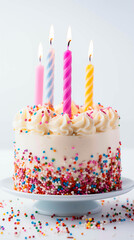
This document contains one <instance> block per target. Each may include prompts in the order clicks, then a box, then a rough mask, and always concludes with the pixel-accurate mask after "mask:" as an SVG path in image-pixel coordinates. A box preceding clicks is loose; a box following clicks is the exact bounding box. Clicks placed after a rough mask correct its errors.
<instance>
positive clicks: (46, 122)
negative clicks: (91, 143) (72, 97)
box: [13, 102, 120, 136]
mask: <svg viewBox="0 0 134 240" xmlns="http://www.w3.org/2000/svg"><path fill="white" fill-rule="evenodd" d="M71 107H72V116H71V118H69V116H68V115H67V114H63V104H62V103H61V104H59V105H57V106H56V107H55V108H53V107H52V105H49V104H44V105H38V106H33V107H30V106H27V107H25V108H23V109H22V110H20V111H19V112H18V113H17V114H16V116H15V119H14V122H13V127H14V130H15V131H19V132H25V133H29V132H33V131H34V132H37V133H39V134H42V135H45V134H47V135H51V134H54V135H77V136H79V135H89V134H94V133H96V132H105V131H107V130H110V129H115V128H118V126H119V119H120V117H119V115H118V113H117V111H116V110H114V109H113V108H111V107H107V108H104V107H103V106H102V105H101V104H100V103H98V104H96V105H94V106H93V107H92V108H89V109H88V110H87V111H85V110H84V106H78V105H76V104H74V102H72V106H71Z"/></svg>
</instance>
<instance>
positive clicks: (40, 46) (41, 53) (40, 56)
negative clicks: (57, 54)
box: [38, 43, 43, 61]
mask: <svg viewBox="0 0 134 240" xmlns="http://www.w3.org/2000/svg"><path fill="white" fill-rule="evenodd" d="M42 56H43V46H42V44H41V43H40V44H39V48H38V58H39V61H41V59H42Z"/></svg>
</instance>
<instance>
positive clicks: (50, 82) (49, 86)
mask: <svg viewBox="0 0 134 240" xmlns="http://www.w3.org/2000/svg"><path fill="white" fill-rule="evenodd" d="M53 38H54V28H53V25H52V26H51V28H50V34H49V42H50V50H49V53H48V56H47V62H48V63H47V79H46V102H48V103H50V104H52V105H53V104H54V62H55V51H54V48H53V47H52V42H53Z"/></svg>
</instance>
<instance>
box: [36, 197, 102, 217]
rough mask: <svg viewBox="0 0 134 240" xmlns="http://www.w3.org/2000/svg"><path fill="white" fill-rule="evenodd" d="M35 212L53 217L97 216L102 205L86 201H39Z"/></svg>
mask: <svg viewBox="0 0 134 240" xmlns="http://www.w3.org/2000/svg"><path fill="white" fill-rule="evenodd" d="M34 209H35V211H38V213H39V214H45V215H50V216H52V215H53V214H55V215H56V216H63V217H64V216H66V217H69V216H83V215H86V214H87V213H88V212H90V213H91V214H95V213H98V212H100V211H101V205H100V203H99V202H97V201H94V200H85V201H72V202H71V201H37V202H36V203H35V204H34Z"/></svg>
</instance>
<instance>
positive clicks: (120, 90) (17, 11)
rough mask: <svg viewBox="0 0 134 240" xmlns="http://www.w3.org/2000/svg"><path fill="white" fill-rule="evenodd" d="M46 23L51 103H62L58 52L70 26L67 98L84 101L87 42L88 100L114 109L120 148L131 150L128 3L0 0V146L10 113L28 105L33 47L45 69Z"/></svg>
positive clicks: (9, 137)
mask: <svg viewBox="0 0 134 240" xmlns="http://www.w3.org/2000/svg"><path fill="white" fill-rule="evenodd" d="M51 24H53V25H54V29H55V39H54V48H55V53H56V62H55V104H57V103H59V102H61V101H62V81H63V79H62V75H63V71H62V68H63V52H64V50H65V49H66V33H67V29H68V26H69V25H71V28H72V43H71V50H72V55H73V64H72V67H73V73H72V98H73V100H74V101H75V102H76V103H77V104H83V103H84V83H85V67H86V64H87V63H88V57H87V54H88V47H89V42H90V40H91V39H92V40H93V42H94V58H93V63H94V66H95V78H94V101H95V102H101V103H102V104H104V105H105V106H109V105H110V106H113V107H114V108H115V109H117V110H118V112H119V114H120V115H121V138H122V142H123V145H124V146H126V147H133V134H134V127H133V121H134V107H133V106H134V93H133V91H134V67H133V64H134V1H133V0H132V1H131V0H112V1H111V0H101V1H99V0H94V1H91V0H82V1H80V0H72V1H71V0H64V1H63V0H56V1H54V0H53V1H52V0H49V1H45V0H12V1H11V0H4V1H2V0H0V147H1V148H11V147H12V141H13V131H12V120H13V117H14V115H15V113H16V111H18V110H19V109H20V108H22V107H23V106H26V105H28V104H30V105H33V104H34V91H35V67H36V65H37V64H38V59H37V49H38V44H39V42H40V41H41V42H42V44H43V47H44V58H43V63H44V65H45V66H46V55H47V52H48V50H49V41H48V34H49V28H50V25H51ZM44 94H45V90H44Z"/></svg>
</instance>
